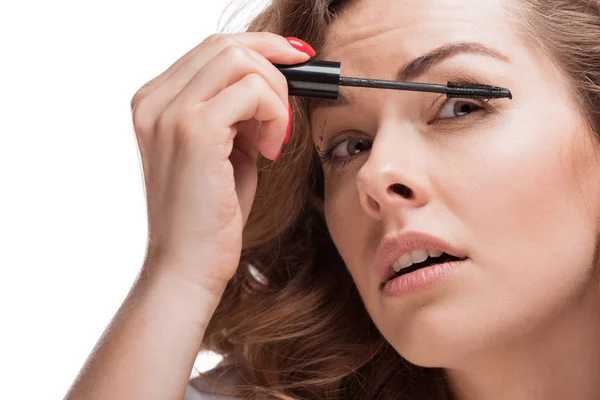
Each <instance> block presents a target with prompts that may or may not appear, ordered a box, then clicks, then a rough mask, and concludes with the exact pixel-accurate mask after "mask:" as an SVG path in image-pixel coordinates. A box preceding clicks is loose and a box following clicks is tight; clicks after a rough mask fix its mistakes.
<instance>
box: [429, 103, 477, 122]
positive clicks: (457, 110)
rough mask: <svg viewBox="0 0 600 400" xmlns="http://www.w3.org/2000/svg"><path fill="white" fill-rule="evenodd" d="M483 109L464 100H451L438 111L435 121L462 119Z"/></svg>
mask: <svg viewBox="0 0 600 400" xmlns="http://www.w3.org/2000/svg"><path fill="white" fill-rule="evenodd" d="M482 108H483V107H482V106H480V105H479V104H477V103H473V102H471V101H466V100H456V99H452V100H450V101H448V102H447V103H446V104H445V105H444V107H443V108H442V109H441V110H440V112H439V114H438V116H437V119H448V118H456V117H464V116H465V115H467V114H470V113H473V112H475V111H479V110H481V109H482Z"/></svg>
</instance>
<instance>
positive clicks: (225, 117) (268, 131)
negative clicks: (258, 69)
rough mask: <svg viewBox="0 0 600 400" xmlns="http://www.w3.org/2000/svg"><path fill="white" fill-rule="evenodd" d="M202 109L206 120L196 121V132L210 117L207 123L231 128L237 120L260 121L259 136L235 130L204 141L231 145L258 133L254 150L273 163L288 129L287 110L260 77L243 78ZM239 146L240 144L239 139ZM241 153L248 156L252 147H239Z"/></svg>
mask: <svg viewBox="0 0 600 400" xmlns="http://www.w3.org/2000/svg"><path fill="white" fill-rule="evenodd" d="M233 105H235V106H233ZM202 108H203V109H204V111H205V113H204V115H205V116H206V117H205V118H203V121H199V123H200V126H198V127H197V128H195V129H196V130H197V131H201V129H203V128H205V127H203V126H202V125H203V124H205V123H206V118H210V124H211V125H213V126H215V127H234V126H235V124H236V123H238V122H239V121H246V120H249V119H251V118H254V119H256V120H258V121H261V124H260V127H259V130H258V133H256V132H254V133H253V132H242V131H240V132H237V131H236V129H230V130H229V131H228V132H227V134H224V135H221V137H213V138H210V139H209V138H207V140H212V141H213V143H214V144H217V145H218V144H221V145H228V146H232V143H233V140H234V139H235V137H236V135H238V134H239V135H251V134H257V139H256V141H254V142H253V145H254V146H255V149H258V151H260V152H261V153H262V154H263V155H264V156H265V157H267V158H269V159H271V160H274V159H275V157H276V156H277V153H279V149H280V148H281V145H282V142H283V139H284V136H285V129H286V127H287V122H288V110H287V108H286V107H284V106H283V104H282V103H281V100H280V99H279V97H278V96H277V95H276V94H275V92H273V90H271V88H270V87H269V84H268V83H267V82H266V81H265V80H264V79H263V78H262V76H260V75H258V74H249V75H246V76H245V77H244V78H242V79H241V80H239V81H238V82H236V83H235V84H233V85H231V86H229V87H227V88H226V89H224V90H222V91H221V92H220V93H219V94H217V95H216V96H215V97H213V98H212V99H211V100H210V101H208V102H206V103H204V105H203V107H202ZM213 131H214V132H218V131H219V130H218V128H217V129H215V130H213ZM221 131H222V128H221ZM213 136H216V135H213ZM238 143H243V142H242V141H239V140H238ZM254 143H256V144H254ZM240 150H242V151H246V152H248V153H249V154H250V153H251V152H252V150H253V148H250V147H248V148H244V147H240ZM255 151H256V150H255ZM229 154H230V153H228V154H227V156H228V155H229Z"/></svg>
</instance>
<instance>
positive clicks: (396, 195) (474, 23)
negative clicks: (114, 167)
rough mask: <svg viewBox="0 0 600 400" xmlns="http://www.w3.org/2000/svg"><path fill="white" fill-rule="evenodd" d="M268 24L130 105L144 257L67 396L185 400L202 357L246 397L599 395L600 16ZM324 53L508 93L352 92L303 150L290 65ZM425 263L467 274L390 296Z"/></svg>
mask: <svg viewBox="0 0 600 400" xmlns="http://www.w3.org/2000/svg"><path fill="white" fill-rule="evenodd" d="M249 31H251V32H250V33H242V34H236V35H216V36H212V37H210V38H208V39H207V40H205V41H204V42H203V43H201V44H200V45H199V46H198V47H196V48H195V49H193V50H192V51H190V52H189V53H188V54H186V55H185V56H184V57H182V58H181V59H180V60H178V61H177V62H176V63H175V64H174V65H173V66H172V67H171V68H169V69H168V70H167V71H165V72H164V73H163V74H161V75H160V76H158V77H157V78H156V79H154V80H152V81H151V82H149V83H148V84H147V85H145V86H144V87H142V88H141V89H140V90H139V91H138V93H136V95H135V96H134V98H133V100H132V108H133V121H134V124H135V129H136V134H137V137H138V143H139V146H140V151H141V155H142V159H143V167H144V173H145V182H146V192H147V199H148V215H149V224H150V225H149V226H150V234H149V245H148V251H147V259H146V262H145V264H144V266H143V268H142V271H141V274H140V276H139V279H138V280H137V281H136V283H135V285H134V287H133V288H132V290H131V293H130V295H129V296H128V298H127V300H126V301H125V303H124V305H123V306H122V308H121V309H120V310H119V312H118V313H117V315H116V316H115V318H114V320H113V322H112V323H111V325H110V326H109V327H108V328H107V331H106V333H105V336H103V338H102V339H101V340H100V342H99V343H98V345H97V348H96V350H95V351H94V353H93V355H92V356H90V359H89V360H88V361H87V363H86V366H85V367H84V368H83V370H82V372H81V374H80V376H79V377H78V379H77V380H76V382H75V383H74V385H73V387H72V388H71V391H70V393H69V395H68V396H67V398H69V399H75V398H77V399H79V398H82V399H96V398H98V399H100V398H101V399H107V398H110V399H133V398H136V399H142V398H143V399H149V398H155V399H167V398H168V399H176V398H182V397H183V395H184V392H185V391H186V387H187V385H188V381H187V380H188V376H189V371H190V370H191V368H192V365H193V362H194V359H195V357H196V354H197V352H198V351H199V350H202V349H208V350H213V351H216V352H218V353H221V354H223V355H224V363H223V367H222V368H219V369H216V370H215V371H212V374H209V375H210V376H212V377H213V378H217V377H220V376H225V375H221V373H222V372H224V371H226V372H227V374H229V375H230V376H231V377H232V379H233V380H232V381H231V382H230V383H229V386H231V387H230V388H226V387H220V386H223V385H219V386H215V393H216V392H220V393H224V394H228V395H232V396H237V397H240V398H277V399H292V398H294V399H298V398H302V399H339V398H345V399H371V398H372V399H375V398H377V399H399V398H402V399H443V398H448V399H450V398H453V399H460V400H464V399H486V400H493V399H565V398H569V399H590V398H597V397H599V396H600V380H598V379H597V371H598V370H600V339H599V338H600V298H599V296H600V294H599V288H598V277H599V271H598V269H599V266H598V247H599V246H598V244H599V241H600V238H599V237H600V234H599V232H600V179H598V177H600V154H599V153H600V143H599V138H600V111H599V110H600V52H599V51H598V48H599V46H600V6H599V3H598V2H597V1H596V0H522V1H516V0H479V1H476V2H464V1H459V0H456V1H454V0H450V1H436V0H425V1H423V0H420V1H413V0H402V1H398V0H369V1H331V0H329V1H327V0H301V1H299V0H275V1H274V2H273V3H272V4H271V5H270V6H269V7H268V8H267V9H266V10H265V11H264V12H263V13H262V14H260V15H259V16H258V17H257V18H256V19H255V20H254V21H253V22H252V24H251V25H250V27H249ZM255 32H260V33H255ZM265 32H271V33H265ZM284 37H298V38H302V39H304V40H306V42H308V43H310V44H311V45H312V46H313V47H314V49H315V50H316V55H315V54H314V53H313V52H311V48H310V46H308V45H302V44H301V42H300V41H298V40H295V39H289V41H286V40H285V39H284ZM290 44H292V46H290ZM293 46H296V47H299V48H300V49H301V50H304V51H305V53H303V52H298V51H296V50H295V49H294V47H293ZM311 56H314V57H315V58H318V59H323V60H333V61H340V62H341V63H342V71H343V74H344V75H346V76H360V77H369V78H379V79H396V77H397V76H398V74H400V75H402V76H403V77H404V78H406V79H407V80H413V81H419V82H431V83H444V82H446V81H467V82H474V83H481V84H490V85H495V86H501V87H505V88H509V89H510V90H511V91H512V94H513V96H514V98H513V99H512V100H508V99H495V100H489V101H480V100H472V99H447V98H446V97H445V96H443V95H438V94H431V93H417V92H402V91H392V90H377V89H367V88H351V89H350V88H344V89H346V91H345V92H344V94H345V97H346V99H345V100H347V101H346V102H341V101H338V102H327V101H315V100H314V99H313V100H310V99H307V98H290V99H289V103H291V105H292V110H293V124H292V132H291V135H287V132H286V126H287V124H288V118H289V117H288V110H286V108H287V106H288V97H287V95H288V92H287V84H286V82H285V79H284V77H283V75H282V74H281V73H280V72H279V70H277V69H276V68H275V67H274V66H273V65H272V64H273V63H275V64H294V63H299V62H304V61H306V60H308V59H309V57H311ZM258 121H262V123H260V124H259V123H258ZM288 139H289V141H288ZM282 142H287V143H286V144H285V145H284V146H283V151H282V152H281V154H279V152H280V148H281V145H282ZM258 154H261V155H262V157H258ZM316 155H318V157H317V156H316ZM279 156H280V157H281V158H280V159H278V158H279ZM274 159H278V162H276V163H273V162H272V161H271V160H274ZM257 178H258V179H257ZM250 211H252V212H250ZM242 231H243V235H242ZM431 237H434V238H437V239H436V240H431ZM242 238H243V240H242ZM424 251H425V252H427V253H426V256H429V259H428V260H427V261H426V262H433V263H434V264H436V263H438V264H439V260H440V259H438V261H436V258H437V257H438V256H439V253H440V252H442V251H443V252H445V253H447V255H448V256H453V258H447V259H451V260H455V261H454V262H453V263H445V264H444V265H445V267H443V268H442V269H439V268H437V269H436V267H431V268H429V269H427V271H428V272H427V273H428V274H429V273H435V274H437V275H435V276H436V277H438V278H440V279H438V280H437V281H435V282H432V281H431V280H430V281H429V283H428V284H426V285H425V284H419V282H420V283H423V279H424V274H423V271H425V269H419V270H417V271H415V272H412V273H411V275H404V276H406V277H407V278H404V280H402V278H400V280H395V281H394V282H399V281H401V282H403V283H402V285H400V284H397V285H395V289H393V290H390V287H391V286H390V285H388V286H386V288H382V286H383V282H384V281H385V280H386V279H387V278H389V276H390V274H395V273H396V271H395V270H394V271H392V269H391V268H392V261H393V260H395V259H396V258H395V257H398V259H399V262H400V264H396V267H397V268H399V267H408V266H410V264H411V263H412V262H413V261H414V262H415V263H419V262H420V261H422V259H421V258H419V259H417V258H418V257H421V256H422V253H423V252H424ZM407 254H409V255H407ZM448 256H446V255H445V256H443V257H448ZM407 257H409V258H407ZM447 259H446V260H447ZM407 260H408V261H407ZM415 265H418V264H415ZM449 265H450V266H452V268H450V267H448V266H449ZM442 275H443V276H442ZM409 276H410V277H409ZM411 282H412V283H411ZM409 284H410V285H409ZM228 379H229V378H228ZM219 382H221V380H220V379H219V380H218V382H217V383H219ZM235 384H237V385H235ZM202 386H204V387H209V388H212V387H213V383H212V381H211V379H210V378H209V377H204V376H201V377H199V378H196V379H194V380H193V381H192V382H191V383H190V386H189V388H187V389H188V393H187V396H188V397H189V398H192V397H191V396H193V395H194V392H195V390H194V388H196V389H197V388H201V387H202ZM233 386H236V387H235V388H233ZM234 389H235V390H234ZM195 395H196V396H198V393H195ZM207 396H208V397H207V398H212V396H210V395H207Z"/></svg>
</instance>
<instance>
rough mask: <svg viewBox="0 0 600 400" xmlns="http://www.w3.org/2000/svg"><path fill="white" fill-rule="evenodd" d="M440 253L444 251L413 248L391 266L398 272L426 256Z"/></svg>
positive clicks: (425, 258)
mask: <svg viewBox="0 0 600 400" xmlns="http://www.w3.org/2000/svg"><path fill="white" fill-rule="evenodd" d="M442 254H444V253H443V252H441V251H437V250H415V251H412V252H410V253H406V254H405V255H403V256H402V257H400V258H399V259H398V260H397V261H396V262H395V263H394V264H393V265H392V268H393V269H394V271H396V272H399V271H400V270H401V269H402V268H408V267H410V266H411V265H413V264H418V263H420V262H423V261H425V260H427V257H439V256H441V255H442Z"/></svg>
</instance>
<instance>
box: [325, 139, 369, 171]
mask: <svg viewBox="0 0 600 400" xmlns="http://www.w3.org/2000/svg"><path fill="white" fill-rule="evenodd" d="M370 148H371V143H370V142H369V141H368V140H365V139H356V138H349V139H346V140H343V141H341V142H338V143H335V144H333V145H331V146H330V147H329V148H328V149H327V150H325V151H324V152H322V153H321V154H320V158H321V162H323V163H324V164H330V165H331V166H339V165H340V164H345V163H346V162H348V161H350V160H351V159H352V158H353V156H355V155H357V154H359V153H361V152H363V151H366V150H369V149H370Z"/></svg>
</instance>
